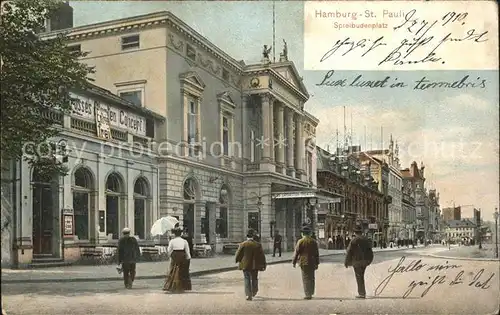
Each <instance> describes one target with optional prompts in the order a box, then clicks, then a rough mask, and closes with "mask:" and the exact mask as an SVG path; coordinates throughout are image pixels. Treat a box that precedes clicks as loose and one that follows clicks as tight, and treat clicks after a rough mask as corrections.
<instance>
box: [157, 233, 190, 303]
mask: <svg viewBox="0 0 500 315" xmlns="http://www.w3.org/2000/svg"><path fill="white" fill-rule="evenodd" d="M172 233H174V236H175V238H174V239H172V240H170V242H169V243H168V249H167V252H168V255H169V256H170V271H169V273H168V274H167V278H166V279H165V284H164V286H163V290H164V291H169V292H172V293H182V292H184V291H189V290H191V280H190V278H189V262H190V260H191V253H190V250H189V244H188V242H187V241H186V240H185V239H183V238H182V237H181V235H182V230H181V229H180V228H175V229H173V230H172Z"/></svg>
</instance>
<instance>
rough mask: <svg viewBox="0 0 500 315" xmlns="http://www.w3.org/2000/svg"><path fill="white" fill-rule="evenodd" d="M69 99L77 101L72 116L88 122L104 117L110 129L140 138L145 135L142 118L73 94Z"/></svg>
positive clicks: (74, 103) (144, 123)
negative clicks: (124, 131)
mask: <svg viewBox="0 0 500 315" xmlns="http://www.w3.org/2000/svg"><path fill="white" fill-rule="evenodd" d="M71 97H73V98H76V99H77V101H76V102H73V106H72V107H73V114H72V116H74V117H80V118H84V119H88V120H96V119H97V117H98V116H99V117H102V116H104V117H106V120H109V125H110V126H111V127H116V128H119V129H123V130H127V131H128V132H131V133H134V134H137V135H140V136H145V135H146V120H145V119H144V117H142V116H139V115H136V114H134V113H131V112H129V111H125V110H123V109H119V108H116V107H114V106H111V105H108V104H105V103H101V102H99V101H97V100H93V99H90V98H88V97H84V96H80V95H75V94H72V95H71ZM102 112H104V113H102Z"/></svg>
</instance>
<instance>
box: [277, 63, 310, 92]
mask: <svg viewBox="0 0 500 315" xmlns="http://www.w3.org/2000/svg"><path fill="white" fill-rule="evenodd" d="M273 69H274V71H276V72H277V73H278V74H279V75H280V76H281V77H283V79H285V80H286V81H288V82H290V84H291V85H292V86H293V87H295V88H296V89H297V90H299V91H300V92H301V93H302V94H304V95H306V96H308V97H309V93H308V92H307V89H306V86H305V85H304V82H303V79H302V77H301V76H300V75H299V72H298V71H297V68H295V65H294V64H293V62H291V61H288V62H286V63H280V64H276V65H275V66H274V67H273Z"/></svg>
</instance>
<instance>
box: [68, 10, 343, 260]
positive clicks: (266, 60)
mask: <svg viewBox="0 0 500 315" xmlns="http://www.w3.org/2000/svg"><path fill="white" fill-rule="evenodd" d="M68 37H69V39H70V41H69V43H68V44H69V45H71V46H72V47H74V48H75V49H81V50H82V51H89V52H90V53H89V54H88V55H87V56H86V57H85V59H84V60H82V61H83V62H86V63H89V64H90V65H92V66H95V68H96V73H95V78H94V79H95V82H96V83H97V84H99V85H100V86H103V87H105V88H107V89H109V90H110V91H112V92H114V93H115V94H117V95H122V96H123V97H133V98H134V99H135V101H136V102H137V104H140V106H142V107H144V108H148V109H150V110H152V111H154V112H155V113H157V114H159V115H161V116H163V117H167V123H166V124H165V128H163V129H161V131H159V133H158V135H157V141H158V142H160V143H161V147H159V148H158V153H161V154H160V155H161V156H160V157H159V159H158V168H159V185H160V194H159V196H158V198H159V213H160V215H161V216H165V215H172V216H175V217H177V218H179V220H180V221H181V223H182V225H183V227H184V228H185V229H186V230H187V232H188V234H189V235H190V236H191V237H192V238H193V240H194V243H195V244H200V245H201V244H203V245H211V246H212V248H215V249H216V251H221V250H223V247H224V246H225V245H227V244H231V245H234V244H236V243H237V242H241V241H242V240H243V239H245V233H246V230H247V229H248V228H253V229H255V230H257V231H258V232H259V233H260V234H261V239H262V243H263V245H264V247H265V248H266V249H270V248H272V242H273V241H272V235H273V234H274V231H275V230H276V229H278V230H279V231H280V233H281V234H282V235H283V237H284V242H285V244H286V248H288V249H292V248H293V244H294V242H295V241H296V240H297V239H298V238H299V237H300V226H301V224H302V223H304V222H310V223H311V224H314V218H315V214H316V210H317V206H316V205H319V204H320V203H322V202H323V203H325V202H335V201H337V200H338V198H334V195H332V194H328V193H321V192H318V191H317V189H316V158H315V154H316V153H315V144H314V137H315V129H316V126H317V124H318V119H317V118H315V117H313V116H312V115H310V114H309V113H308V112H307V111H306V110H305V108H304V106H305V104H306V101H307V100H308V98H309V94H308V92H307V90H306V89H305V86H304V84H303V82H302V79H301V77H300V76H299V74H298V72H297V69H296V68H295V66H294V64H293V62H291V61H289V60H288V48H287V47H286V44H285V47H283V51H282V52H281V54H280V57H279V60H276V61H274V60H271V59H272V57H270V56H269V54H270V50H269V49H268V48H267V47H265V48H264V50H261V48H260V47H256V48H255V58H256V59H257V60H259V59H260V61H259V62H256V63H252V64H246V63H245V62H243V61H240V60H236V59H234V58H233V57H231V56H229V55H228V54H227V53H225V52H224V51H223V50H222V49H221V48H219V47H217V46H216V45H214V44H213V43H211V42H210V41H208V40H207V39H206V38H205V37H204V36H202V35H200V34H199V33H198V32H196V31H195V30H193V29H192V28H191V27H190V26H188V25H187V24H186V23H185V22H183V21H182V20H180V19H179V18H177V17H176V16H175V15H173V14H172V13H171V12H166V11H165V12H157V13H151V14H146V15H142V16H135V17H130V18H125V19H120V20H114V21H107V22H103V23H98V24H93V25H85V26H81V27H76V28H73V29H71V30H69V31H68ZM130 64H137V65H141V66H140V67H130V66H129V65H130ZM160 151H161V152H160Z"/></svg>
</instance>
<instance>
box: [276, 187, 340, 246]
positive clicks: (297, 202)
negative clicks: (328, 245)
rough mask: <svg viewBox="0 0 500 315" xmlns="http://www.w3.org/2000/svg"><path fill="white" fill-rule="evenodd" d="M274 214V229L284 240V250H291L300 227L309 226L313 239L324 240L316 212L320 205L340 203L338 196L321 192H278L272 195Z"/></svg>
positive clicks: (323, 232) (321, 226)
mask: <svg viewBox="0 0 500 315" xmlns="http://www.w3.org/2000/svg"><path fill="white" fill-rule="evenodd" d="M272 199H273V203H274V209H275V212H276V227H277V229H278V230H279V231H280V232H283V235H284V239H285V238H286V245H285V248H286V249H287V250H293V248H294V246H295V243H296V242H297V240H298V239H300V237H301V234H300V229H301V227H302V225H304V224H307V225H309V226H310V227H311V228H312V230H313V232H314V233H315V237H317V238H318V239H320V240H321V239H324V238H325V234H326V233H325V227H324V223H323V222H321V216H319V217H318V210H319V209H320V208H321V205H329V204H336V203H340V201H341V199H340V196H338V195H336V194H332V193H328V192H325V191H321V190H302V191H300V190H297V191H278V192H274V193H273V194H272Z"/></svg>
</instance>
